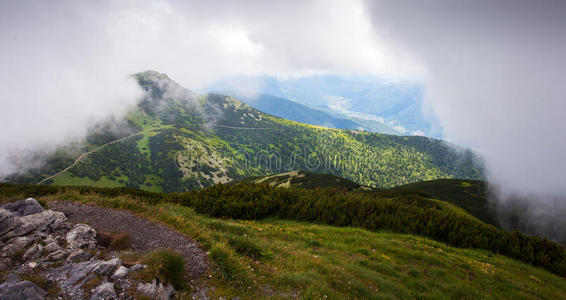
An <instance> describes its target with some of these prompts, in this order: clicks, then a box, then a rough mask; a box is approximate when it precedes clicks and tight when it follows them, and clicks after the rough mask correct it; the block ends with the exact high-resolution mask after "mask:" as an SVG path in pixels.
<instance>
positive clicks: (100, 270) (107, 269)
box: [93, 258, 122, 276]
mask: <svg viewBox="0 0 566 300" xmlns="http://www.w3.org/2000/svg"><path fill="white" fill-rule="evenodd" d="M121 264H122V260H121V259H119V258H113V259H111V260H109V261H103V262H101V263H100V264H98V266H96V268H94V270H93V272H94V273H96V274H98V275H101V276H106V275H110V274H111V273H112V272H114V270H116V268H117V267H118V266H119V265H121Z"/></svg>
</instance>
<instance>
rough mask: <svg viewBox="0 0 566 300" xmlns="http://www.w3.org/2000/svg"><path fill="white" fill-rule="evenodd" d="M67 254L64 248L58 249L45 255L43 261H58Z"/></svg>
mask: <svg viewBox="0 0 566 300" xmlns="http://www.w3.org/2000/svg"><path fill="white" fill-rule="evenodd" d="M67 255H69V252H67V251H65V250H58V251H55V252H53V253H50V254H49V255H47V256H46V257H45V258H44V260H45V261H60V260H63V259H65V257H67Z"/></svg>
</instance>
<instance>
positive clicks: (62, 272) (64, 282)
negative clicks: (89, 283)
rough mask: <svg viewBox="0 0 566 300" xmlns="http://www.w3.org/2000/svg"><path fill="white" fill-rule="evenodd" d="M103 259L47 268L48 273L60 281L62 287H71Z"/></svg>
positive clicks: (85, 276)
mask: <svg viewBox="0 0 566 300" xmlns="http://www.w3.org/2000/svg"><path fill="white" fill-rule="evenodd" d="M101 262H102V261H101V260H89V261H84V262H79V263H72V264H65V265H63V266H61V267H58V268H53V269H50V270H47V272H46V275H47V276H48V277H51V278H53V279H55V280H56V281H58V282H59V283H60V284H61V287H62V288H69V287H71V286H73V285H75V284H76V283H77V282H79V281H81V280H82V279H84V278H87V275H89V274H90V273H92V271H93V270H94V269H95V268H96V267H97V266H98V265H99V264H100V263H101Z"/></svg>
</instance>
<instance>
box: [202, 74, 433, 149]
mask: <svg viewBox="0 0 566 300" xmlns="http://www.w3.org/2000/svg"><path fill="white" fill-rule="evenodd" d="M207 90H209V91H240V93H243V94H254V93H255V94H268V95H273V96H276V97H281V98H285V99H290V100H293V101H295V102H298V103H301V104H304V105H306V106H309V107H314V108H316V109H321V110H324V111H326V112H329V113H331V114H332V115H333V116H335V117H339V118H346V119H354V120H355V121H356V122H359V121H361V120H366V121H370V122H372V123H374V122H380V123H382V124H384V125H386V126H388V127H390V128H392V129H393V130H395V131H397V132H400V133H402V134H407V135H426V136H431V137H438V138H441V137H442V127H441V125H440V122H439V120H438V119H437V117H436V116H435V115H434V113H433V112H432V111H431V110H430V109H428V107H427V106H426V105H425V103H424V100H423V99H424V96H423V94H424V87H423V86H422V85H421V84H419V83H418V82H411V81H402V80H397V79H391V78H385V77H379V76H372V75H337V74H315V75H310V76H302V77H291V78H275V77H271V76H238V77H231V78H226V79H223V80H220V81H218V82H217V83H215V84H214V85H212V86H210V87H209V88H208V89H207Z"/></svg>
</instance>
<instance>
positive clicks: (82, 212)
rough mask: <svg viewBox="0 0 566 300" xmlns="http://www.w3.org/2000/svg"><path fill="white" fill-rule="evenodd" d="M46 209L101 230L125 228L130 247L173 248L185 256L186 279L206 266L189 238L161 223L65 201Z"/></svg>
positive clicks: (121, 229) (144, 249)
mask: <svg viewBox="0 0 566 300" xmlns="http://www.w3.org/2000/svg"><path fill="white" fill-rule="evenodd" d="M48 206H49V209H51V210H55V211H60V212H63V213H64V214H65V215H66V216H67V218H68V219H69V221H71V222H73V223H79V222H83V223H88V224H89V225H90V226H92V227H94V228H95V229H99V230H102V231H108V232H112V231H119V232H126V233H128V234H130V235H131V237H132V250H134V251H138V252H142V253H143V252H149V251H152V250H156V249H160V248H168V249H173V250H175V251H176V252H178V253H180V254H181V255H182V256H183V257H184V259H185V265H186V268H185V269H186V271H187V276H188V279H197V278H199V277H200V276H202V275H203V274H205V272H206V271H207V270H208V267H209V263H208V258H207V255H206V253H205V252H204V251H203V250H202V248H201V247H200V245H199V244H198V243H197V242H195V241H194V240H192V239H191V238H189V237H187V236H186V235H183V234H181V233H179V232H177V231H175V230H173V229H171V228H169V227H167V226H165V225H163V224H160V223H154V222H151V221H149V220H147V219H144V218H142V217H139V216H136V215H134V214H132V213H129V212H126V211H123V210H115V209H110V208H104V207H98V206H91V205H85V204H80V203H75V202H68V201H51V202H49V204H48Z"/></svg>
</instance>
